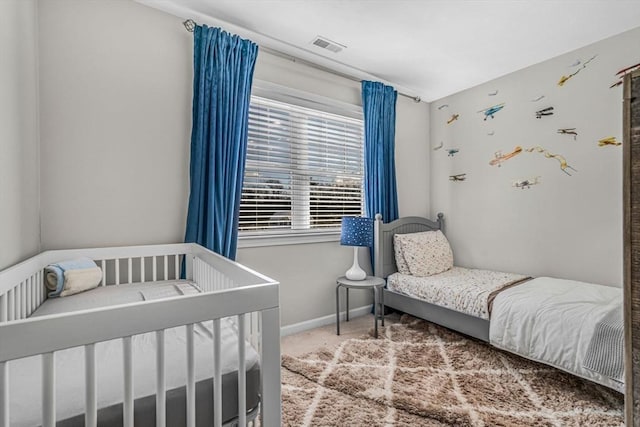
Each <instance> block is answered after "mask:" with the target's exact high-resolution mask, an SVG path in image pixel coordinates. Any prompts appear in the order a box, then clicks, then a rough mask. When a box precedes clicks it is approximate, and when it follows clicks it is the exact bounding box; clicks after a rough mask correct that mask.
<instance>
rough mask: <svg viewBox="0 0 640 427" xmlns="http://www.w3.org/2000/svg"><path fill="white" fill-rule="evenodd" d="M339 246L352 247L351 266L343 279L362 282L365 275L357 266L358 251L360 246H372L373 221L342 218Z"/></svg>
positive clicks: (369, 219) (361, 218) (359, 218)
mask: <svg viewBox="0 0 640 427" xmlns="http://www.w3.org/2000/svg"><path fill="white" fill-rule="evenodd" d="M340 244H341V245H344V246H353V247H354V248H353V265H352V266H351V268H350V269H349V270H347V272H346V274H345V277H346V278H347V279H349V280H364V279H366V277H367V273H365V271H364V270H363V269H362V268H360V264H358V249H359V247H360V246H372V245H373V220H372V219H371V218H363V217H359V216H344V217H342V233H341V235H340Z"/></svg>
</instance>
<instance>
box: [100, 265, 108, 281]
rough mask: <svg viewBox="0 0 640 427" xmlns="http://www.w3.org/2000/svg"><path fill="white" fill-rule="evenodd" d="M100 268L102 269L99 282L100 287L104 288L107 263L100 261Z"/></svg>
mask: <svg viewBox="0 0 640 427" xmlns="http://www.w3.org/2000/svg"><path fill="white" fill-rule="evenodd" d="M100 267H102V282H100V285H102V286H105V285H106V284H107V261H106V260H104V259H103V260H101V261H100Z"/></svg>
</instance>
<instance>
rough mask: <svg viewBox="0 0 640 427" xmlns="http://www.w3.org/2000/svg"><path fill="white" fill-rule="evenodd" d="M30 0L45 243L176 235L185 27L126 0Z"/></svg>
mask: <svg viewBox="0 0 640 427" xmlns="http://www.w3.org/2000/svg"><path fill="white" fill-rule="evenodd" d="M39 5H40V8H39V14H40V52H41V54H40V116H41V120H40V123H41V128H40V130H41V132H40V133H41V155H42V184H41V185H42V212H43V214H42V244H43V247H44V249H54V248H56V249H62V248H73V247H87V246H116V245H126V244H153V243H166V242H179V241H180V240H181V239H182V238H183V233H184V230H183V228H184V227H183V226H182V224H184V222H185V218H186V208H185V206H186V203H187V197H188V182H187V174H188V147H189V134H190V120H191V105H190V99H191V98H190V93H191V62H190V57H191V42H190V40H189V36H188V34H187V33H186V31H184V28H183V27H182V26H181V25H180V24H179V21H178V20H177V19H175V18H173V17H171V16H169V15H166V14H164V13H161V12H158V11H155V10H153V9H149V8H146V7H144V6H141V5H138V4H135V3H132V2H129V1H109V2H100V1H91V2H85V1H73V0H71V1H64V0H63V1H53V2H49V1H43V2H40V3H39Z"/></svg>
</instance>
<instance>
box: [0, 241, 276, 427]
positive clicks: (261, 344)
mask: <svg viewBox="0 0 640 427" xmlns="http://www.w3.org/2000/svg"><path fill="white" fill-rule="evenodd" d="M110 251H113V253H110ZM77 252H79V253H76V251H59V253H56V254H53V253H51V252H50V253H44V254H41V257H42V258H43V259H40V260H39V263H38V265H37V271H36V272H35V273H32V274H28V275H27V276H26V279H24V280H21V281H20V282H19V283H18V284H17V285H15V286H8V285H7V283H8V282H10V280H14V279H15V278H16V277H22V276H24V274H23V273H24V271H22V270H25V269H24V268H22V267H21V265H18V266H17V267H20V268H12V269H10V270H9V271H8V273H7V270H5V271H4V272H0V291H3V290H5V292H2V293H1V294H0V343H2V344H3V345H2V346H0V427H9V422H10V416H9V412H10V411H9V409H10V408H9V393H10V390H9V366H10V364H11V360H14V359H18V358H22V357H28V356H33V355H42V375H43V382H42V384H43V388H42V396H43V406H42V425H43V427H54V426H55V421H56V413H55V411H56V407H55V401H56V396H55V380H56V372H55V363H54V362H55V355H56V352H57V351H60V350H63V349H67V348H72V347H80V346H84V349H85V385H86V393H85V425H87V426H95V425H96V424H97V410H98V408H97V399H96V396H97V393H98V389H97V387H98V385H97V384H96V369H98V367H96V363H95V361H96V356H95V343H98V342H102V341H108V340H111V339H116V338H121V339H122V340H123V361H124V372H123V375H124V390H123V402H124V403H123V424H124V425H125V426H133V405H134V392H133V391H134V384H133V358H134V357H135V355H134V353H133V350H132V346H131V337H132V336H134V335H138V334H143V333H148V332H154V331H155V333H156V361H157V365H156V387H157V392H156V425H158V426H160V427H164V426H166V417H165V411H166V381H165V333H164V331H165V330H166V329H170V328H174V327H178V326H184V327H185V328H186V331H187V335H186V337H187V343H186V349H185V351H186V352H187V366H186V367H185V375H186V391H187V408H188V409H187V425H188V426H195V409H196V406H195V405H196V398H195V366H194V363H195V362H194V360H195V357H194V335H193V330H194V329H193V328H194V324H196V323H198V322H202V321H207V320H213V324H214V337H213V346H214V359H213V361H212V363H213V367H214V379H213V381H214V384H213V389H214V401H213V407H214V418H215V419H214V426H222V394H223V391H222V389H221V387H222V383H221V380H220V379H221V366H220V361H221V355H220V351H221V350H220V336H221V335H220V319H221V318H225V317H231V316H233V317H234V318H236V319H237V325H238V331H239V334H238V335H239V336H238V343H239V348H238V353H239V361H238V366H239V369H238V406H239V408H238V414H239V419H238V422H239V424H238V425H239V426H246V425H247V418H246V409H247V408H246V371H245V369H246V366H245V345H246V341H245V338H247V339H248V340H249V341H250V343H251V344H252V345H254V347H256V349H257V350H258V352H259V354H260V355H261V387H262V390H261V391H260V396H261V417H262V425H264V426H277V425H280V420H281V415H280V346H279V337H280V329H279V328H280V326H279V308H278V299H279V296H278V292H279V291H278V284H277V283H276V282H274V281H273V280H271V279H269V278H267V277H265V276H262V275H260V274H258V273H255V272H253V271H251V270H249V269H247V268H246V267H243V266H241V265H240V264H237V263H234V262H231V261H229V260H227V259H225V258H223V257H220V256H218V255H216V254H214V253H212V252H210V251H208V250H206V249H204V248H202V247H200V246H197V245H187V244H185V245H164V246H158V247H134V248H107V249H92V250H81V251H77ZM88 252H89V253H88ZM91 252H94V253H91ZM45 255H46V256H45ZM76 255H83V256H91V257H92V258H93V259H95V260H97V261H98V263H99V265H100V266H101V267H103V271H104V272H105V273H104V276H103V278H104V282H105V283H106V284H107V285H109V284H120V283H136V282H143V281H144V280H145V278H150V277H152V278H153V279H154V280H169V279H177V278H179V277H180V268H181V265H182V260H183V259H184V260H185V261H186V262H185V267H186V269H185V271H186V276H187V278H190V279H192V280H194V281H195V282H197V283H198V284H199V285H200V287H201V288H202V289H203V291H204V293H202V294H198V295H189V296H181V297H176V298H169V299H162V300H154V301H147V302H140V303H133V304H126V305H120V306H112V307H104V308H100V309H95V310H91V311H78V312H71V313H65V314H60V315H52V316H42V317H37V318H32V319H29V318H27V316H28V315H29V314H31V313H32V312H33V310H35V309H36V308H37V307H38V305H39V304H40V303H42V301H43V300H44V299H45V298H46V292H45V288H44V286H43V277H42V268H43V266H44V265H46V264H48V263H50V262H51V260H52V259H55V258H59V257H66V258H67V259H69V258H71V257H73V256H76ZM149 261H151V262H149ZM109 264H111V266H109ZM31 268H32V270H31V271H33V268H34V267H33V266H31ZM108 270H109V272H108ZM18 273H20V274H18ZM15 307H18V308H15ZM246 314H249V316H246ZM247 319H248V322H247ZM96 324H99V325H101V327H100V328H94V327H91V326H90V325H96ZM60 331H64V333H61V332H60ZM24 337H29V339H24ZM5 343H12V344H11V345H4V344H5Z"/></svg>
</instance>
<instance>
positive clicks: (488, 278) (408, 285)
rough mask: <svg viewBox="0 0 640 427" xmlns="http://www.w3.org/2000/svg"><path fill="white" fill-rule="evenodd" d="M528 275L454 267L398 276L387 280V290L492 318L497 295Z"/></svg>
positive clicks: (484, 317)
mask: <svg viewBox="0 0 640 427" xmlns="http://www.w3.org/2000/svg"><path fill="white" fill-rule="evenodd" d="M528 279H529V278H528V277H527V276H523V275H521V274H513V273H503V272H498V271H490V270H478V269H471V268H464V267H453V268H451V269H450V270H447V271H445V272H443V273H440V274H435V275H433V276H427V277H416V276H410V275H407V274H400V273H394V274H392V275H390V276H389V277H388V278H387V288H388V289H389V290H392V291H394V292H397V293H400V294H404V295H407V296H410V297H412V298H416V299H420V300H423V301H426V302H428V303H431V304H435V305H438V306H441V307H445V308H448V309H451V310H455V311H459V312H461V313H465V314H468V315H471V316H474V317H478V318H481V319H486V320H488V319H489V316H490V314H491V306H492V302H493V299H494V298H495V296H496V295H497V294H498V293H499V292H500V291H501V290H503V289H505V288H508V287H510V286H514V285H516V284H518V283H521V282H523V281H525V280H528Z"/></svg>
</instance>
